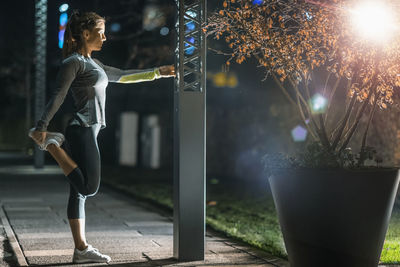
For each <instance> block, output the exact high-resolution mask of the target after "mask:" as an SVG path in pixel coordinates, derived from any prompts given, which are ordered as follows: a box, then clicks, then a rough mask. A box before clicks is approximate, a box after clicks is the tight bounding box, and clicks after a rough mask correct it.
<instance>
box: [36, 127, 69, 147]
mask: <svg viewBox="0 0 400 267" xmlns="http://www.w3.org/2000/svg"><path fill="white" fill-rule="evenodd" d="M35 130H36V128H32V129H30V130H29V133H28V136H29V137H31V138H32V133H33V132H34V131H35ZM64 141H65V137H64V135H63V134H62V133H54V132H47V134H46V139H45V140H44V141H43V142H42V144H40V145H39V149H40V150H44V151H46V150H47V146H48V145H50V144H54V145H56V146H58V147H60V146H61V145H62V144H63V142H64Z"/></svg>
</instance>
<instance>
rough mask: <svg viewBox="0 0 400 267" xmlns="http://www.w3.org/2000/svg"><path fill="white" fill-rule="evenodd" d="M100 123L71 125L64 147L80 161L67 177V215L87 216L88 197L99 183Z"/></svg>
mask: <svg viewBox="0 0 400 267" xmlns="http://www.w3.org/2000/svg"><path fill="white" fill-rule="evenodd" d="M99 130H100V124H95V125H93V126H91V127H81V126H79V125H71V126H68V127H67V129H66V131H65V142H64V144H63V145H62V147H63V148H64V149H65V150H66V151H67V153H68V155H69V156H70V157H71V158H72V159H73V160H74V161H75V162H76V164H77V165H78V167H77V168H75V169H74V170H73V171H72V172H71V173H70V174H68V176H67V178H68V181H69V183H70V195H69V200H68V208H67V215H68V219H84V218H85V200H86V197H89V196H94V195H95V194H96V193H97V190H98V189H99V186H100V153H99V147H98V145H97V135H98V133H99Z"/></svg>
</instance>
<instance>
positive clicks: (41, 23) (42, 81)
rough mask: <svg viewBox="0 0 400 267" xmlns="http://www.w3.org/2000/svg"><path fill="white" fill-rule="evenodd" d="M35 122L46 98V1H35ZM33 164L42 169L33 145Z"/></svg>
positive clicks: (42, 156) (39, 158)
mask: <svg viewBox="0 0 400 267" xmlns="http://www.w3.org/2000/svg"><path fill="white" fill-rule="evenodd" d="M35 35H36V43H35V111H34V112H35V122H36V121H38V120H39V119H40V116H41V114H42V112H43V108H44V105H45V97H46V43H47V39H46V37H47V0H36V1H35ZM34 164H35V167H36V168H43V165H44V153H43V151H41V150H39V148H38V146H36V145H35V157H34Z"/></svg>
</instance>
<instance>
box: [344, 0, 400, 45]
mask: <svg viewBox="0 0 400 267" xmlns="http://www.w3.org/2000/svg"><path fill="white" fill-rule="evenodd" d="M350 16H351V20H352V25H353V26H354V29H355V31H356V33H357V35H359V36H360V37H362V38H365V39H368V40H371V41H374V42H384V41H387V40H389V39H390V38H391V37H392V36H393V34H394V32H395V31H396V30H397V28H398V27H397V26H396V17H395V15H394V14H393V12H392V10H391V8H390V7H389V6H388V5H385V2H384V1H361V2H359V4H358V5H356V6H355V7H354V8H352V9H350Z"/></svg>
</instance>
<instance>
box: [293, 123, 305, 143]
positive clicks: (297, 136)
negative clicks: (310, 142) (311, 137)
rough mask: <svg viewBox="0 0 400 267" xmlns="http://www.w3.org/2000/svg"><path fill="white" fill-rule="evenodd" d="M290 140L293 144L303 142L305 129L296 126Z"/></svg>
mask: <svg viewBox="0 0 400 267" xmlns="http://www.w3.org/2000/svg"><path fill="white" fill-rule="evenodd" d="M292 138H293V141H295V142H304V141H306V139H307V129H305V128H304V127H303V126H301V125H298V126H296V127H295V128H294V129H293V130H292Z"/></svg>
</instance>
